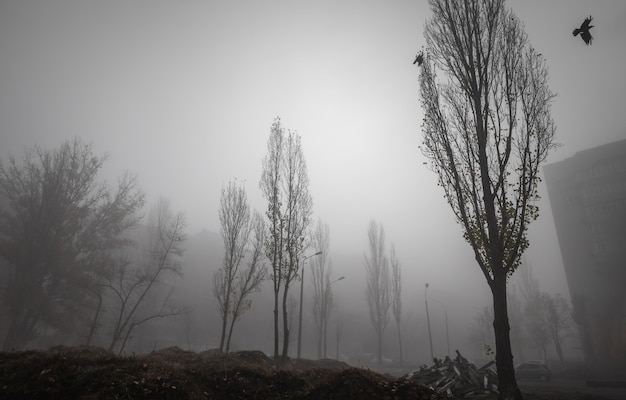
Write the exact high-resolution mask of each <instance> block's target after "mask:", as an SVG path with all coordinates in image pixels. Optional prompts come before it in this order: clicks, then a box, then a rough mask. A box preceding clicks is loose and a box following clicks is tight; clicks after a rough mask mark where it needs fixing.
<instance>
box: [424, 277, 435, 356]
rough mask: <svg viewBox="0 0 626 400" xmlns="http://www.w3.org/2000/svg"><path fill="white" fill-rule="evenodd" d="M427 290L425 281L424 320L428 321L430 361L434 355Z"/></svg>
mask: <svg viewBox="0 0 626 400" xmlns="http://www.w3.org/2000/svg"><path fill="white" fill-rule="evenodd" d="M427 290H428V282H427V283H426V287H425V288H424V304H426V322H427V323H428V343H430V359H431V361H432V360H434V359H435V355H434V354H433V336H432V334H431V333H430V316H429V315H428V300H427V298H426V291H427Z"/></svg>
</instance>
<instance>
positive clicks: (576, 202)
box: [544, 140, 626, 373]
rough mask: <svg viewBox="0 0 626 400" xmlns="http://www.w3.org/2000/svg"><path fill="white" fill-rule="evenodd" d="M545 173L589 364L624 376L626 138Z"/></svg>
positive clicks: (579, 153) (597, 368)
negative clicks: (619, 372)
mask: <svg viewBox="0 0 626 400" xmlns="http://www.w3.org/2000/svg"><path fill="white" fill-rule="evenodd" d="M544 173H545V178H546V183H547V186H548V194H549V196H550V203H551V206H552V213H553V215H554V223H555V226H556V232H557V236H558V239H559V245H560V248H561V255H562V258H563V264H564V267H565V274H566V276H567V283H568V286H569V290H570V295H571V298H572V303H573V308H574V310H573V313H574V319H575V321H576V323H577V324H578V327H579V332H580V338H581V346H582V349H583V352H584V356H585V360H586V362H587V365H588V366H589V367H592V368H596V369H595V370H596V371H603V370H605V369H604V368H603V367H608V368H610V369H609V370H610V371H619V370H621V371H622V373H624V372H623V371H626V368H625V367H626V140H621V141H618V142H614V143H610V144H607V145H604V146H599V147H595V148H592V149H588V150H584V151H581V152H578V153H576V154H575V155H574V156H573V157H570V158H568V159H565V160H563V161H560V162H557V163H554V164H550V165H547V166H546V167H545V168H544ZM616 366H619V367H620V369H615V367H616Z"/></svg>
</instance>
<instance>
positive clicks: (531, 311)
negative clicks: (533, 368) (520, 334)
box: [524, 293, 550, 360]
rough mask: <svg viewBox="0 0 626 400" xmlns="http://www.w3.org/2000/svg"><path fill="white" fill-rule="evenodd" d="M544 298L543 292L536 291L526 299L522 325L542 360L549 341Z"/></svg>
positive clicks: (545, 355) (545, 356)
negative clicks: (535, 293) (534, 294)
mask: <svg viewBox="0 0 626 400" xmlns="http://www.w3.org/2000/svg"><path fill="white" fill-rule="evenodd" d="M546 300H547V299H546V295H545V293H537V295H536V296H533V297H531V298H530V299H528V301H527V302H526V304H525V307H524V317H525V320H524V321H525V324H524V326H525V327H526V331H527V332H528V336H529V338H530V340H531V341H532V342H533V344H534V345H535V347H536V349H537V350H538V353H539V357H540V358H543V359H544V360H545V359H546V358H547V351H548V344H549V343H550V335H549V333H548V326H547V324H548V322H547V321H546V313H545V307H546Z"/></svg>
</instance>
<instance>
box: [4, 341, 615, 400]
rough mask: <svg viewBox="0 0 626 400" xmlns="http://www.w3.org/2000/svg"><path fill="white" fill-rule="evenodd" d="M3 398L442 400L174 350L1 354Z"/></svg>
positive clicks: (374, 378)
mask: <svg viewBox="0 0 626 400" xmlns="http://www.w3.org/2000/svg"><path fill="white" fill-rule="evenodd" d="M522 388H523V392H524V398H525V399H528V400H557V399H578V400H582V399H585V400H601V399H605V397H598V396H594V395H590V394H584V393H580V392H578V391H572V390H569V391H562V390H559V388H558V387H557V388H553V387H550V388H542V387H531V388H529V389H526V388H524V387H522ZM0 398H2V399H142V398H145V399H264V400H265V399H310V400H317V399H319V400H322V399H324V400H326V399H360V400H369V399H371V400H383V399H390V400H391V399H398V400H403V399H412V400H442V399H446V397H445V395H440V394H437V393H435V392H433V391H432V390H431V389H429V388H427V387H424V386H420V385H417V384H415V383H413V382H411V381H409V380H406V379H403V378H394V377H392V376H390V375H382V374H379V373H376V372H373V371H371V370H369V369H366V368H356V367H350V366H349V365H347V364H345V363H342V362H338V361H335V360H328V359H325V360H318V361H311V360H288V361H287V362H285V363H284V365H282V366H281V367H276V366H275V365H274V364H273V362H272V360H271V359H270V358H268V357H267V356H265V355H264V354H263V353H261V352H258V351H245V352H236V353H229V354H220V353H217V352H204V353H200V354H198V353H193V352H188V351H183V350H181V349H179V348H176V347H174V348H168V349H164V350H160V351H156V352H153V353H150V354H146V355H137V356H134V355H133V356H125V357H118V356H115V355H114V354H112V353H110V352H108V351H106V350H103V349H100V348H95V347H55V348H52V349H50V350H48V351H38V350H29V351H19V352H0ZM473 398H474V399H479V398H480V399H495V398H496V397H495V395H485V396H483V397H473Z"/></svg>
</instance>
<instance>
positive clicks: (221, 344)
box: [220, 298, 230, 353]
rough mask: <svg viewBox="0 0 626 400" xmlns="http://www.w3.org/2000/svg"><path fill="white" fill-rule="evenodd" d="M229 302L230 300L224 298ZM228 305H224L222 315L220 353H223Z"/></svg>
mask: <svg viewBox="0 0 626 400" xmlns="http://www.w3.org/2000/svg"><path fill="white" fill-rule="evenodd" d="M226 301H227V302H229V301H230V299H228V298H226ZM228 311H229V310H228V305H224V314H223V315H222V334H221V336H220V353H221V352H223V351H224V343H225V341H226V325H227V324H228Z"/></svg>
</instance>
